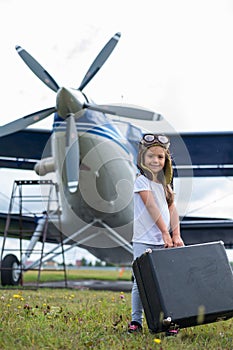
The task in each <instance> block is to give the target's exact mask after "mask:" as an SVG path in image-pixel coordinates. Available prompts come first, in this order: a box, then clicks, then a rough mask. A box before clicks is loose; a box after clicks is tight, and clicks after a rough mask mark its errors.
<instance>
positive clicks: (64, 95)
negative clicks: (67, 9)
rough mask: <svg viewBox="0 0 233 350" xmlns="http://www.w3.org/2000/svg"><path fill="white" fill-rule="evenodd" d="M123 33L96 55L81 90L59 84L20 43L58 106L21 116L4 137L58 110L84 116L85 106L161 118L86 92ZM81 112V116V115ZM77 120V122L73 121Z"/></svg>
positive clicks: (3, 132) (2, 129)
mask: <svg viewBox="0 0 233 350" xmlns="http://www.w3.org/2000/svg"><path fill="white" fill-rule="evenodd" d="M120 36H121V34H120V33H116V34H115V35H114V36H113V37H112V38H111V39H110V40H109V41H108V42H107V44H106V45H105V46H104V47H103V49H102V50H101V51H100V53H99V54H98V56H97V57H96V58H95V60H94V61H93V63H92V64H91V66H90V68H89V69H88V71H87V73H86V75H85V76H84V78H83V80H82V82H81V84H80V86H79V88H78V89H66V88H64V87H59V85H58V84H57V83H56V81H55V80H54V79H53V77H52V76H51V75H50V74H49V73H48V72H47V70H45V69H44V68H43V67H42V66H41V65H40V64H39V63H38V62H37V61H36V60H35V59H34V58H33V57H32V56H31V55H30V54H29V53H28V52H27V51H26V50H24V49H23V48H22V47H21V46H18V45H17V46H16V50H17V52H18V54H19V55H20V57H21V58H22V59H23V61H24V62H25V63H26V64H27V66H28V67H29V68H30V69H31V71H32V72H33V73H34V74H35V75H36V76H37V77H38V78H39V79H40V80H41V81H42V82H43V83H44V84H45V85H46V86H48V87H49V88H50V89H52V90H53V91H54V92H56V93H57V102H56V107H51V108H47V109H45V110H42V111H39V112H35V113H33V114H30V115H28V116H25V117H23V118H20V119H17V120H15V121H13V122H11V123H8V124H6V125H3V126H1V127H0V137H1V136H6V135H8V134H11V133H14V132H16V131H20V130H23V129H25V128H26V127H28V126H30V125H32V124H34V123H36V122H37V121H40V120H42V119H44V118H46V117H48V116H49V115H50V114H52V113H54V112H55V111H56V112H57V113H58V115H59V116H61V117H62V118H64V119H66V118H67V117H68V116H70V114H75V116H76V119H78V116H81V115H82V112H83V111H84V110H85V109H91V110H94V111H99V112H103V113H108V114H113V115H119V116H123V117H127V118H136V119H144V120H158V119H159V118H158V115H157V114H155V113H154V112H153V111H151V110H148V109H145V108H141V107H133V106H129V105H125V104H121V105H114V104H112V105H111V104H108V105H97V104H94V103H90V102H89V101H88V100H87V98H86V96H85V95H84V94H83V93H82V90H83V89H84V87H85V86H87V84H88V83H89V82H90V81H91V80H92V78H93V77H94V76H95V75H96V73H97V72H98V71H99V70H100V68H101V67H102V66H103V64H104V63H105V61H106V60H107V59H108V57H109V56H110V54H111V53H112V51H113V50H114V48H115V46H116V44H117V43H118V41H119V39H120ZM77 115H78V116H77ZM70 123H73V122H70Z"/></svg>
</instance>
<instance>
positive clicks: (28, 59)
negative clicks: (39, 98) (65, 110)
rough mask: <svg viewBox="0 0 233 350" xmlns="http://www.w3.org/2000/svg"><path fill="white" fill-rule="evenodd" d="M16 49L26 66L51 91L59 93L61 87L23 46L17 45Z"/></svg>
mask: <svg viewBox="0 0 233 350" xmlns="http://www.w3.org/2000/svg"><path fill="white" fill-rule="evenodd" d="M15 49H16V51H17V52H18V54H19V55H20V57H21V58H22V59H23V61H24V62H25V63H26V65H27V66H28V67H29V68H30V69H31V70H32V71H33V73H34V74H35V75H37V76H38V78H39V79H40V80H41V81H43V83H44V84H45V85H47V86H48V87H49V88H50V89H52V90H53V91H55V92H57V90H58V89H59V86H58V84H57V83H56V81H55V80H54V79H53V78H52V77H51V75H50V74H49V73H48V72H47V71H46V70H45V69H44V68H43V67H42V66H41V65H40V64H39V63H38V62H37V61H36V60H35V59H34V58H33V57H32V56H31V55H30V54H29V53H28V52H27V51H26V50H24V49H23V48H22V47H21V46H18V45H17V46H16V47H15Z"/></svg>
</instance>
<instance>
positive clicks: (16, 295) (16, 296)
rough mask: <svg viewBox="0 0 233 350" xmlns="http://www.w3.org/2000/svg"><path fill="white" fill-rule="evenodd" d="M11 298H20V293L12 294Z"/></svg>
mask: <svg viewBox="0 0 233 350" xmlns="http://www.w3.org/2000/svg"><path fill="white" fill-rule="evenodd" d="M13 298H15V299H20V298H21V295H19V294H14V295H13Z"/></svg>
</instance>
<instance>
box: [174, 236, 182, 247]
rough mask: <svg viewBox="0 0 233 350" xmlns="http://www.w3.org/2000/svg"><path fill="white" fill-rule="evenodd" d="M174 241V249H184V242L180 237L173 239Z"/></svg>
mask: <svg viewBox="0 0 233 350" xmlns="http://www.w3.org/2000/svg"><path fill="white" fill-rule="evenodd" d="M172 241H173V247H183V246H184V242H183V240H182V238H181V237H180V236H178V237H176V236H175V237H173V238H172Z"/></svg>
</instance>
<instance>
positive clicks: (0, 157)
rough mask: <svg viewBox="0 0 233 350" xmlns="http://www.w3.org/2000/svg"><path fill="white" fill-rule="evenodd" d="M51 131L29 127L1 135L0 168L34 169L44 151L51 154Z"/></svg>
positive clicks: (47, 155)
mask: <svg viewBox="0 0 233 350" xmlns="http://www.w3.org/2000/svg"><path fill="white" fill-rule="evenodd" d="M51 133H52V132H51V131H50V130H44V129H27V130H22V131H18V132H16V133H14V134H10V135H7V136H3V137H0V168H15V169H25V170H33V168H34V165H35V164H36V162H37V161H38V160H39V159H41V156H42V154H43V153H44V152H46V154H44V155H45V156H46V157H49V156H51V145H50V141H49V139H50V136H51ZM45 146H46V147H45Z"/></svg>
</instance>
